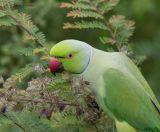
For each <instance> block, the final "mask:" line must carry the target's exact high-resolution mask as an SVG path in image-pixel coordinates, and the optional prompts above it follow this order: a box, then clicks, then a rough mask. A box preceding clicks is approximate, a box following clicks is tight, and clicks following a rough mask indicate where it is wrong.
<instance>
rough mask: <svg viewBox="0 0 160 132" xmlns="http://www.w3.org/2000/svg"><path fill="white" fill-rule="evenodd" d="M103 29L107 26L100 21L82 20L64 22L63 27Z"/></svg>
mask: <svg viewBox="0 0 160 132" xmlns="http://www.w3.org/2000/svg"><path fill="white" fill-rule="evenodd" d="M68 28H72V29H87V28H91V29H95V28H98V29H103V30H106V26H105V25H104V24H103V23H102V22H100V21H81V22H74V23H64V26H63V29H68Z"/></svg>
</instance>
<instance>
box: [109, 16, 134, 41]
mask: <svg viewBox="0 0 160 132" xmlns="http://www.w3.org/2000/svg"><path fill="white" fill-rule="evenodd" d="M109 24H110V26H111V27H112V29H113V30H114V32H115V34H116V38H117V42H118V43H119V44H122V43H127V42H128V39H129V37H130V36H131V35H132V34H133V32H134V29H135V27H134V24H135V23H134V22H133V21H129V20H126V19H125V17H124V16H121V15H113V16H112V17H111V18H110V19H109Z"/></svg>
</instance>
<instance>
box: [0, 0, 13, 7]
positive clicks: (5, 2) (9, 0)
mask: <svg viewBox="0 0 160 132" xmlns="http://www.w3.org/2000/svg"><path fill="white" fill-rule="evenodd" d="M13 4H14V0H0V7H2V8H4V7H5V6H12V5H13Z"/></svg>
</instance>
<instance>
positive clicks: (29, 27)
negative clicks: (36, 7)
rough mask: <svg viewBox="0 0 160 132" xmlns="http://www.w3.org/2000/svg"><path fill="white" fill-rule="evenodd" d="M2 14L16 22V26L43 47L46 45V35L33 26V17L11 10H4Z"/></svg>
mask: <svg viewBox="0 0 160 132" xmlns="http://www.w3.org/2000/svg"><path fill="white" fill-rule="evenodd" d="M2 13H4V14H5V15H6V16H8V17H9V18H11V19H12V20H13V21H15V25H18V26H20V27H21V28H23V29H24V30H25V31H26V32H27V33H28V34H29V35H31V36H32V37H33V40H35V41H36V42H37V43H38V44H40V45H41V46H42V47H43V46H44V45H45V35H44V34H43V33H42V32H40V31H39V29H38V28H37V27H36V26H35V25H34V24H33V22H32V20H31V16H29V15H28V14H26V13H19V12H18V10H12V9H10V8H9V9H8V8H4V9H3V12H2Z"/></svg>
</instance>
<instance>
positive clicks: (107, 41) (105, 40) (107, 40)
mask: <svg viewBox="0 0 160 132" xmlns="http://www.w3.org/2000/svg"><path fill="white" fill-rule="evenodd" d="M100 41H101V42H102V43H103V44H111V45H113V44H115V43H116V41H115V40H114V39H112V38H109V37H105V36H104V37H100Z"/></svg>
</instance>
